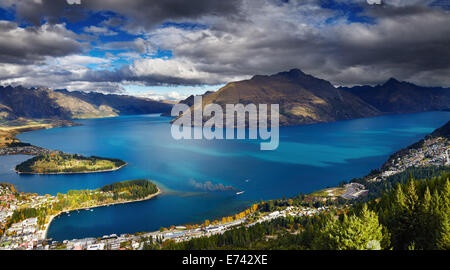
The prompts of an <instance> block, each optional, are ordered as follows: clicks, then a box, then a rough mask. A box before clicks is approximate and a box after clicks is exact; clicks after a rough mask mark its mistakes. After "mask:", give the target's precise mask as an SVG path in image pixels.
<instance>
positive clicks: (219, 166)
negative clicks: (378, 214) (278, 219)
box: [0, 112, 450, 240]
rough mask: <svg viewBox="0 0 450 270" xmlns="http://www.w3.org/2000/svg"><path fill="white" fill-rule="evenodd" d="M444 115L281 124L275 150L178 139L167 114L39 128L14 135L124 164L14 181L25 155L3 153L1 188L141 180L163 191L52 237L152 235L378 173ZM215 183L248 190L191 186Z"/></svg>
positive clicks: (54, 231)
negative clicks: (162, 229) (107, 169)
mask: <svg viewBox="0 0 450 270" xmlns="http://www.w3.org/2000/svg"><path fill="white" fill-rule="evenodd" d="M449 119H450V112H428V113H418V114H404V115H389V116H381V117H375V118H365V119H356V120H349V121H339V122H334V123H323V124H315V125H306V126H297V127H282V128H280V146H279V148H278V149H277V150H276V151H260V150H259V143H258V142H255V141H250V140H213V141H208V140H180V141H176V140H174V139H172V137H171V135H170V124H169V121H170V118H166V117H159V116H156V115H143V116H127V117H118V118H106V119H90V120H80V121H77V122H79V123H81V124H83V125H82V126H77V127H63V128H55V129H48V130H39V131H33V132H27V133H23V134H20V135H19V136H18V138H19V139H21V140H22V141H25V142H30V143H32V144H34V145H39V146H42V147H46V148H49V149H59V150H62V151H65V152H69V153H80V154H83V155H97V156H103V157H114V158H120V159H122V160H124V161H126V162H128V163H129V165H128V166H126V167H124V168H123V169H121V170H119V171H115V172H108V173H97V174H96V173H94V174H74V175H17V174H15V173H14V171H13V168H14V166H15V165H16V164H17V163H20V162H21V161H23V160H25V159H27V158H29V157H27V156H21V155H18V156H6V157H0V182H9V183H13V184H15V185H16V187H17V188H18V189H19V190H20V191H24V192H36V193H39V194H47V193H48V194H57V193H58V192H67V191H68V190H71V189H87V188H89V189H95V188H98V187H101V186H103V185H105V184H109V183H112V182H117V181H122V180H128V179H138V178H147V179H152V180H155V181H156V182H157V183H158V184H160V185H161V186H162V187H163V188H164V190H166V192H165V193H164V194H162V195H160V196H158V197H157V198H155V199H152V200H148V201H143V202H136V203H130V204H122V205H115V206H109V207H101V208H96V209H95V210H94V211H92V212H91V211H84V210H83V211H79V212H73V213H71V214H70V216H68V215H62V216H60V217H59V218H56V219H55V220H54V222H53V223H52V225H51V226H50V229H49V234H48V236H49V237H52V238H54V239H56V240H64V239H73V238H82V237H91V236H92V237H97V236H102V235H105V234H111V233H117V234H120V233H134V232H140V231H153V230H157V229H159V228H160V227H162V226H170V225H178V224H186V223H192V222H199V221H203V220H204V219H213V218H215V217H220V216H223V215H229V214H233V213H235V212H236V211H238V210H241V209H244V208H246V207H247V206H248V205H249V204H250V203H252V202H256V201H259V200H263V199H264V200H265V199H273V198H281V197H282V196H286V197H289V196H293V195H296V194H298V193H308V192H312V191H314V190H318V189H321V188H325V187H327V186H333V185H336V184H337V183H339V182H340V181H342V180H349V179H351V178H353V177H359V176H363V175H366V174H367V173H369V172H370V170H372V169H375V168H379V167H380V165H381V164H382V163H383V162H385V161H386V159H387V158H388V157H389V155H390V154H392V153H393V152H395V151H397V150H399V149H400V148H403V147H405V146H407V145H410V144H412V143H414V142H416V141H418V140H419V139H421V138H423V136H424V135H426V134H428V133H430V132H432V131H433V130H434V129H435V128H437V127H440V126H442V125H443V124H444V123H446V122H447V121H448V120H449ZM191 180H194V181H196V182H205V181H211V182H212V183H214V184H219V183H220V184H223V185H225V186H228V185H229V186H233V187H235V188H236V189H239V190H244V191H245V193H244V194H242V195H236V194H235V192H205V191H202V190H197V189H195V187H194V186H193V185H192V184H190V181H191Z"/></svg>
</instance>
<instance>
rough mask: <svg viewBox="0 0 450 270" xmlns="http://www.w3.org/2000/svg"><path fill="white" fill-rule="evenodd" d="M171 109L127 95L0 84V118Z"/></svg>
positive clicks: (78, 116)
mask: <svg viewBox="0 0 450 270" xmlns="http://www.w3.org/2000/svg"><path fill="white" fill-rule="evenodd" d="M170 108H171V105H170V104H165V103H161V102H157V101H153V100H149V99H141V98H136V97H130V96H120V95H103V94H97V93H87V94H84V93H82V92H74V93H72V92H69V91H66V90H62V91H52V90H49V89H43V88H38V89H35V88H31V89H29V88H25V87H21V86H17V87H11V86H7V87H1V86H0V120H12V119H16V118H27V119H76V118H93V117H110V116H117V115H126V114H145V113H158V112H165V111H167V110H170Z"/></svg>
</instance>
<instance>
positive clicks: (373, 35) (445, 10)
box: [0, 0, 450, 100]
mask: <svg viewBox="0 0 450 270" xmlns="http://www.w3.org/2000/svg"><path fill="white" fill-rule="evenodd" d="M291 68H300V69H302V70H303V71H304V72H306V73H309V74H312V75H315V76H317V77H321V78H324V79H327V80H329V81H331V82H332V83H333V84H335V85H357V84H378V83H383V82H384V81H385V80H387V79H388V78H390V77H396V78H397V79H400V80H406V81H410V82H413V83H417V84H421V85H429V86H431V85H433V86H435V85H438V86H450V0H432V1H431V0H430V1H427V0H422V1H417V0H346V1H344V0H227V1H223V0H218V1H213V0H184V1H183V0H164V1H156V0H134V1H133V0H127V1H122V0H0V84H1V85H10V84H11V85H19V84H20V85H24V86H42V87H49V88H52V89H58V88H66V89H68V90H82V91H100V92H112V93H127V94H135V95H142V96H148V97H153V98H157V99H162V98H164V99H174V100H176V99H180V98H183V97H185V96H187V95H189V94H192V93H203V92H205V91H206V90H216V89H218V88H219V87H220V86H222V85H224V84H225V83H227V82H230V81H234V80H241V79H247V78H250V77H252V76H253V75H255V74H273V73H277V72H280V71H284V70H289V69H291Z"/></svg>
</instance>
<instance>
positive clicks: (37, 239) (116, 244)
mask: <svg viewBox="0 0 450 270" xmlns="http://www.w3.org/2000/svg"><path fill="white" fill-rule="evenodd" d="M326 210H328V207H320V208H311V207H294V206H289V207H286V208H285V209H283V210H278V211H274V212H270V213H268V214H264V215H262V216H259V217H258V218H257V220H256V221H255V220H254V221H253V222H251V223H247V221H248V217H244V218H242V219H239V220H234V221H232V222H228V223H224V224H220V225H209V226H206V227H202V228H192V229H187V228H186V227H183V226H178V227H176V228H173V229H171V230H167V231H162V232H161V231H156V232H149V233H140V234H121V235H120V236H118V235H116V234H111V235H104V236H103V237H99V238H93V237H91V238H84V239H72V240H64V241H62V242H57V241H51V240H45V239H43V237H44V236H45V235H44V234H43V233H44V232H43V231H37V230H33V229H32V228H33V227H32V226H35V225H36V223H37V219H27V220H25V221H22V222H21V223H20V224H14V226H11V228H10V229H11V233H12V232H13V231H15V232H17V233H19V232H20V235H21V237H22V239H23V240H27V241H22V242H21V243H22V244H18V243H19V241H15V240H13V238H12V237H13V236H11V235H10V236H8V237H4V239H3V241H5V240H6V241H8V242H7V244H8V245H6V246H5V245H4V246H3V247H0V249H67V250H125V249H132V250H139V249H142V248H143V246H144V243H145V242H147V243H148V244H149V243H155V242H156V241H159V242H160V243H162V242H164V241H166V240H173V241H175V242H181V241H188V240H190V239H192V238H197V237H205V236H206V237H207V236H211V235H215V234H222V233H224V232H226V231H227V230H230V229H232V228H235V227H236V226H239V225H243V224H246V225H245V226H248V227H249V226H253V225H255V224H257V223H261V222H266V221H270V220H273V219H276V218H279V217H287V216H311V215H315V214H318V213H320V212H321V211H326ZM25 228H26V229H25ZM16 230H17V231H16Z"/></svg>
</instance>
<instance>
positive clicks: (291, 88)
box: [180, 69, 450, 126]
mask: <svg viewBox="0 0 450 270" xmlns="http://www.w3.org/2000/svg"><path fill="white" fill-rule="evenodd" d="M191 100H193V96H191V97H189V98H188V99H186V100H184V101H181V102H180V103H184V104H188V105H190V106H192V104H191V103H192V101H191ZM211 103H215V104H219V105H221V106H222V108H223V110H224V112H225V104H237V103H241V104H244V105H245V104H250V103H253V104H256V105H257V104H279V106H280V125H282V126H289V125H301V124H312V123H320V122H332V121H338V120H346V119H354V118H361V117H372V116H377V115H383V114H396V113H413V112H425V111H433V110H443V109H447V108H450V88H442V87H423V86H418V85H414V84H412V83H409V82H400V81H398V80H396V79H393V78H392V79H389V80H388V81H387V82H386V83H384V84H381V85H377V86H355V87H335V86H333V85H332V84H331V83H330V82H328V81H326V80H323V79H320V78H316V77H314V76H312V75H308V74H305V73H304V72H302V71H301V70H299V69H292V70H290V71H287V72H280V73H277V74H274V75H264V76H263V75H256V76H254V77H253V78H251V79H249V80H243V81H238V82H231V83H228V84H227V85H225V86H224V87H222V88H221V89H219V90H218V91H217V92H213V93H208V94H207V95H204V96H203V106H206V105H208V104H211ZM225 114H226V113H225ZM224 117H225V116H224ZM203 120H204V121H207V120H208V119H203Z"/></svg>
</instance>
